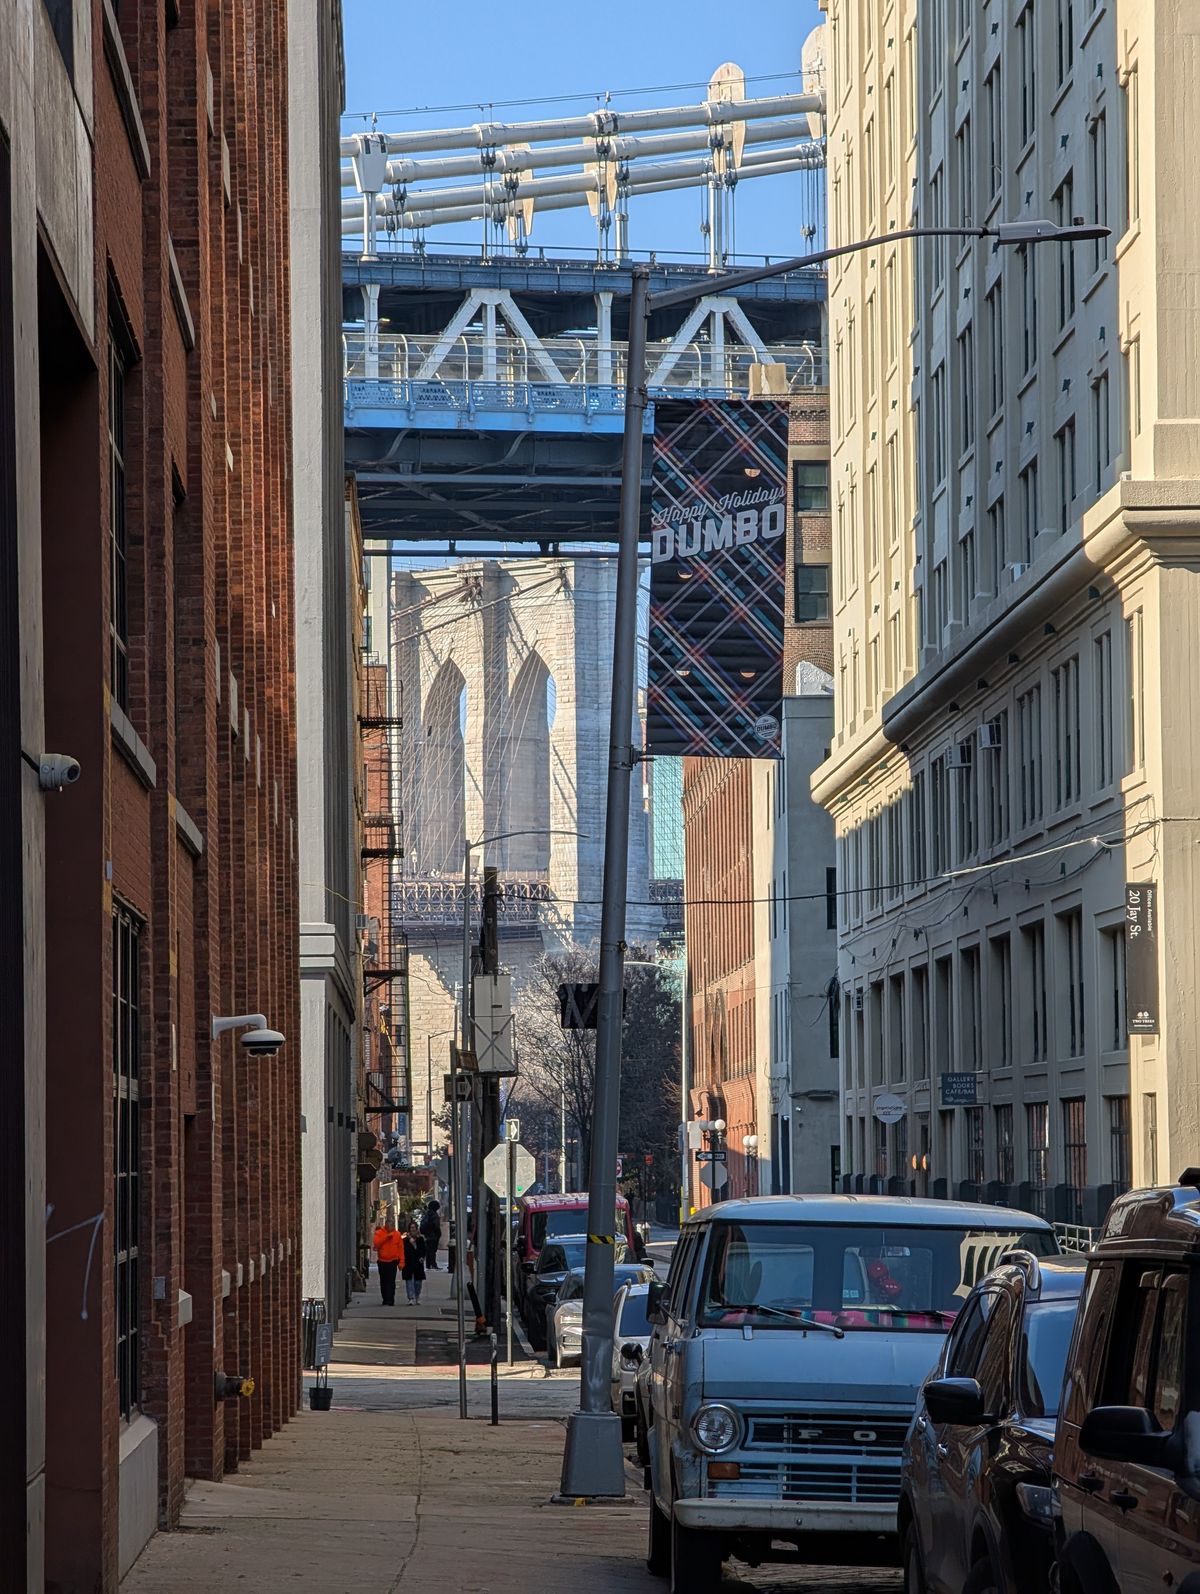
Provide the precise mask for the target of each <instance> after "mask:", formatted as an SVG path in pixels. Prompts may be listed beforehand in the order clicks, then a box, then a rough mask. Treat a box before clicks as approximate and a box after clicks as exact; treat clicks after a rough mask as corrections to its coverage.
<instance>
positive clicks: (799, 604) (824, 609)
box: [794, 565, 829, 624]
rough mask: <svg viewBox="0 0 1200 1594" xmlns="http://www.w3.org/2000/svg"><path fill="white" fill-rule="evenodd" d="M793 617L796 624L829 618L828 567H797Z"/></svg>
mask: <svg viewBox="0 0 1200 1594" xmlns="http://www.w3.org/2000/svg"><path fill="white" fill-rule="evenodd" d="M794 576H795V616H796V621H797V623H798V624H803V623H804V622H806V621H809V620H828V618H829V566H828V565H797V566H796V568H795V572H794Z"/></svg>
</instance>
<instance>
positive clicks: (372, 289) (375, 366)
mask: <svg viewBox="0 0 1200 1594" xmlns="http://www.w3.org/2000/svg"><path fill="white" fill-rule="evenodd" d="M362 296H363V375H364V376H365V377H366V379H367V381H368V382H377V381H378V380H379V284H378V283H377V282H368V283H364V284H363V289H362Z"/></svg>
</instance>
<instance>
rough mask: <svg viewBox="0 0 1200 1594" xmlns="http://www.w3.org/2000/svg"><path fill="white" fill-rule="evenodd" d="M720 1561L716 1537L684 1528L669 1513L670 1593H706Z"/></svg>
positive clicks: (718, 1572) (714, 1582)
mask: <svg viewBox="0 0 1200 1594" xmlns="http://www.w3.org/2000/svg"><path fill="white" fill-rule="evenodd" d="M724 1559H725V1556H724V1554H723V1546H722V1543H721V1540H720V1538H719V1536H718V1535H717V1534H715V1533H705V1532H703V1531H702V1530H697V1529H696V1528H685V1527H684V1526H683V1524H682V1523H681V1522H680V1521H679V1520H678V1518H677V1517H676V1516H675V1513H674V1512H672V1513H671V1594H701V1591H704V1594H707V1591H708V1590H710V1589H715V1588H716V1587H717V1585H718V1584H719V1583H720V1581H721V1562H722V1561H723V1560H724Z"/></svg>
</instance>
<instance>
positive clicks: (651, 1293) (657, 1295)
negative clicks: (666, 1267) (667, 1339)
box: [646, 1279, 668, 1324]
mask: <svg viewBox="0 0 1200 1594" xmlns="http://www.w3.org/2000/svg"><path fill="white" fill-rule="evenodd" d="M667 1305H668V1299H667V1286H666V1285H665V1284H660V1283H659V1281H658V1280H657V1279H651V1281H650V1283H649V1285H648V1286H647V1290H646V1316H647V1318H648V1319H649V1320H650V1322H652V1323H660V1324H661V1323H665V1322H666V1320H667Z"/></svg>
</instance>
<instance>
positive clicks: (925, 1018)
mask: <svg viewBox="0 0 1200 1594" xmlns="http://www.w3.org/2000/svg"><path fill="white" fill-rule="evenodd" d="M912 980H913V989H912V1023H913V1064H914V1077H915V1078H916V1079H918V1080H921V1079H928V1078H929V969H928V968H927V967H926V966H925V965H924V964H921V965H920V966H919V967H917V968H915V969H913V971H912Z"/></svg>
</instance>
